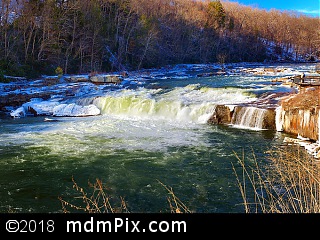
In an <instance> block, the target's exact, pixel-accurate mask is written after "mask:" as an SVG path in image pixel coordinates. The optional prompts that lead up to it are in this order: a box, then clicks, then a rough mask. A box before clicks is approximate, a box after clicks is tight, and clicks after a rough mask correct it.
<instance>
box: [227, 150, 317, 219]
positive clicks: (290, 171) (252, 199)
mask: <svg viewBox="0 0 320 240" xmlns="http://www.w3.org/2000/svg"><path fill="white" fill-rule="evenodd" d="M236 156H237V159H238V162H239V163H240V166H241V173H239V170H238V171H237V170H236V168H235V166H233V169H234V172H235V174H236V177H237V181H238V185H239V189H240V192H241V194H242V198H243V204H244V209H245V212H246V213H252V212H254V213H319V212H320V174H319V173H320V172H319V170H320V168H319V165H318V163H317V162H316V160H315V159H314V158H313V157H312V156H310V155H309V154H308V153H307V152H306V151H304V150H303V149H301V148H300V147H299V146H295V147H292V146H282V147H279V148H276V149H273V150H272V151H270V156H269V157H268V160H269V165H267V166H266V167H262V165H261V164H259V163H258V161H257V159H256V158H255V157H254V155H253V159H251V161H250V163H248V162H245V159H244V157H243V156H242V157H239V156H238V155H236Z"/></svg>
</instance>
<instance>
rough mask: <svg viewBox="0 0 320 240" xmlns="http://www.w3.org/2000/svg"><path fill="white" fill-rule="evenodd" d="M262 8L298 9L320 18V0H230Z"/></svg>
mask: <svg viewBox="0 0 320 240" xmlns="http://www.w3.org/2000/svg"><path fill="white" fill-rule="evenodd" d="M230 2H238V3H240V4H244V5H250V6H254V7H258V8H262V9H267V10H270V9H272V8H274V9H278V10H281V11H284V10H288V11H297V12H301V13H304V14H307V15H309V16H313V17H319V18H320V0H230Z"/></svg>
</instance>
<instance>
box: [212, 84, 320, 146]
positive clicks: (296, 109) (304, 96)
mask: <svg viewBox="0 0 320 240" xmlns="http://www.w3.org/2000/svg"><path fill="white" fill-rule="evenodd" d="M280 99H281V100H280V101H279V102H278V106H279V107H278V108H277V109H276V110H275V109H263V108H257V107H254V106H236V107H234V108H233V109H232V110H231V109H230V108H229V107H227V106H223V105H219V106H217V107H216V109H215V111H214V113H213V115H212V117H211V118H210V119H209V121H208V123H209V124H233V125H239V126H243V127H251V128H260V129H270V130H277V131H283V132H285V133H289V134H293V135H296V136H300V137H303V138H308V139H310V140H312V141H318V140H319V124H320V123H319V114H320V113H319V111H320V86H319V87H318V86H313V87H306V88H300V89H299V92H298V93H292V94H290V95H287V96H285V97H282V98H280Z"/></svg>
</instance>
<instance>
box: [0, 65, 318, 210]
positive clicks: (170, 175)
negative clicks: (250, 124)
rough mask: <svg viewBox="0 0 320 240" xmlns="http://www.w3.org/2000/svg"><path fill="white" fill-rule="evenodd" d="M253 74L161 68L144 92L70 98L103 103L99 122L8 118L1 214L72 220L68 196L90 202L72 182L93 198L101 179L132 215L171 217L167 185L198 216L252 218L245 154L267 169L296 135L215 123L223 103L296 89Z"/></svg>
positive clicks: (0, 160)
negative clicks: (241, 180)
mask: <svg viewBox="0 0 320 240" xmlns="http://www.w3.org/2000/svg"><path fill="white" fill-rule="evenodd" d="M249 67H261V68H263V67H266V66H265V65H261V64H260V65H258V66H251V65H250V66H249ZM249 67H248V66H247V65H244V67H243V66H240V67H239V66H238V68H230V69H238V71H233V72H232V71H229V74H222V75H216V74H215V75H210V74H207V75H205V74H200V72H199V68H197V66H195V65H190V66H189V65H188V67H183V68H181V67H180V68H179V67H176V68H174V71H171V72H163V71H161V70H155V71H154V72H152V73H151V74H150V73H149V75H148V77H140V78H139V77H135V78H134V81H135V82H137V85H135V86H134V87H133V85H130V86H131V87H129V88H128V87H127V88H126V87H120V88H116V89H115V88H112V87H104V88H102V87H101V86H100V90H102V91H99V94H97V93H94V92H90V93H87V94H82V95H81V94H80V95H79V94H78V95H77V96H74V97H72V98H69V99H68V102H69V103H71V102H73V103H77V104H80V105H85V104H94V105H95V106H97V107H98V108H99V109H100V110H101V114H100V115H97V116H90V117H55V118H54V119H55V120H57V121H44V119H45V118H46V116H38V117H30V116H27V117H23V118H10V117H8V116H2V117H1V118H0V173H1V174H0V211H1V212H4V213H6V212H22V213H51V212H62V207H61V202H60V200H59V197H62V198H63V199H64V200H66V201H68V202H73V201H74V198H75V197H77V196H80V195H81V194H80V195H79V192H77V191H76V189H74V188H73V182H72V179H74V180H75V182H76V183H77V184H78V185H79V186H80V187H82V188H83V189H84V190H85V191H86V192H87V193H88V195H89V196H90V194H92V192H93V191H92V188H89V186H88V182H92V183H94V182H95V181H96V179H100V180H101V181H102V182H103V183H104V184H106V186H107V187H108V188H107V190H106V193H107V194H109V195H110V196H111V197H112V198H113V199H117V198H118V197H123V198H124V200H125V201H126V204H127V208H128V209H129V211H130V212H139V213H159V212H170V207H169V204H168V201H167V197H168V196H170V195H169V193H168V191H167V190H166V189H165V188H164V187H163V185H162V184H164V185H166V186H168V187H169V188H171V189H172V190H173V192H174V194H175V196H176V197H178V198H179V199H180V200H181V201H182V202H183V203H184V204H185V205H186V206H187V207H188V208H189V209H190V210H191V211H192V212H197V213H243V212H244V207H243V205H242V203H243V200H242V196H241V193H240V190H239V187H238V185H237V180H236V176H235V173H234V171H233V168H232V166H233V165H234V166H236V167H239V165H238V163H237V158H236V156H235V154H239V155H240V156H242V155H243V154H244V156H245V158H246V159H248V160H249V161H251V160H250V159H252V155H253V154H254V155H255V157H256V158H257V159H258V160H259V161H260V160H261V161H264V159H265V157H266V151H267V150H269V149H270V148H271V147H272V146H275V145H280V144H281V143H282V142H283V139H284V137H285V136H286V134H284V133H282V132H277V131H275V130H266V129H250V128H246V127H245V126H242V127H241V126H232V125H228V126H227V125H210V124H207V120H208V118H209V117H210V116H211V115H210V114H212V110H213V109H214V107H215V106H216V105H217V104H225V105H229V106H233V105H234V104H239V103H250V102H251V101H254V100H255V99H257V98H258V97H259V96H260V95H261V94H263V93H266V92H289V91H292V89H291V88H290V87H288V86H283V85H282V84H280V83H279V84H274V83H272V79H274V77H275V75H263V76H261V75H256V74H249V73H243V71H239V69H240V70H242V69H244V68H249ZM267 67H273V66H270V65H268V66H267ZM276 67H278V68H279V67H280V68H281V69H289V70H290V71H289V72H285V71H284V72H280V73H277V75H279V74H280V75H283V76H285V75H288V74H289V75H290V74H292V72H294V71H308V70H309V69H312V68H313V67H314V66H313V65H304V64H299V65H298V64H297V65H292V64H290V65H285V64H283V65H276ZM201 69H202V71H203V68H201ZM230 69H229V70H230ZM152 74H153V75H152ZM90 86H91V85H89V87H90ZM86 89H88V85H86ZM87 92H88V91H87ZM160 183H162V184H160ZM115 204H117V203H115Z"/></svg>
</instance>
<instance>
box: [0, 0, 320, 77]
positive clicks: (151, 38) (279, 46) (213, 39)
mask: <svg viewBox="0 0 320 240" xmlns="http://www.w3.org/2000/svg"><path fill="white" fill-rule="evenodd" d="M0 15H1V16H2V17H1V19H0V79H4V76H5V75H12V76H23V77H29V78H32V77H36V76H39V75H40V74H55V70H56V69H57V68H58V67H61V69H62V70H63V73H64V74H69V73H70V74H77V73H89V72H107V71H126V70H133V69H141V68H150V67H161V66H165V65H169V64H177V63H209V62H219V63H221V64H223V63H225V62H243V61H246V62H253V61H254V62H257V61H265V60H270V61H279V60H280V61H304V60H305V61H313V60H316V59H318V58H319V56H320V52H319V49H320V46H319V44H320V43H319V41H318V39H319V32H318V31H317V30H318V24H319V22H318V19H317V18H312V17H308V16H305V15H301V14H298V13H294V12H281V11H277V10H271V11H266V10H261V9H257V8H254V7H251V6H244V5H241V4H238V3H236V2H231V1H219V0H217V1H209V0H207V1H192V0H187V1H186V0H155V1H149V0H67V1H66V0H65V1H60V0H59V1H58V0H45V1H15V0H7V1H1V5H0Z"/></svg>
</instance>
